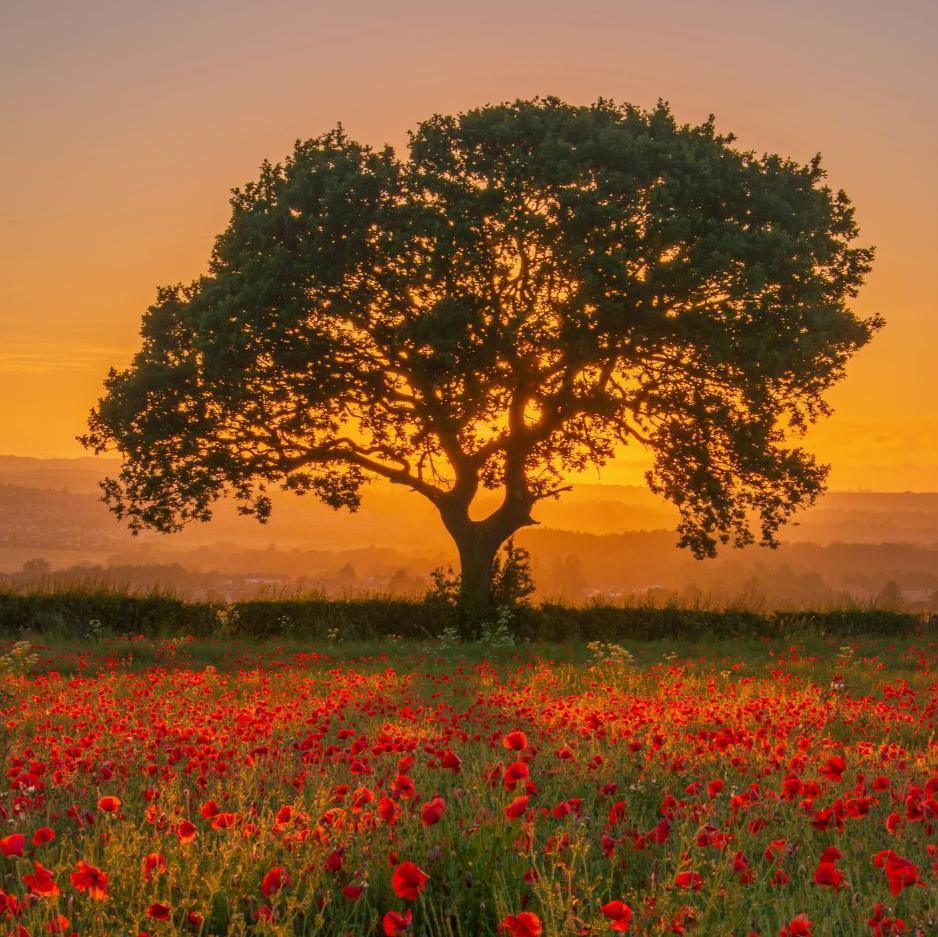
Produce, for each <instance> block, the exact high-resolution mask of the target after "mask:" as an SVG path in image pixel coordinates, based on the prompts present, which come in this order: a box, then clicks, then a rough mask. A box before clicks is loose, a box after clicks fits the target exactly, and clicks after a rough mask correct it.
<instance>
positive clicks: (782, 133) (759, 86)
mask: <svg viewBox="0 0 938 937" xmlns="http://www.w3.org/2000/svg"><path fill="white" fill-rule="evenodd" d="M2 20H3V22H2V28H0V70H2V73H3V74H2V79H3V80H2V87H3V95H4V100H3V114H4V121H3V125H2V126H3V129H2V133H3V137H4V139H3V152H4V154H5V156H6V161H5V162H6V165H5V168H4V172H3V173H2V174H0V196H2V205H3V213H2V229H0V280H2V284H3V288H2V293H0V453H8V454H20V455H45V456H52V455H55V456H67V455H78V454H80V453H81V450H80V447H79V446H78V444H77V443H76V442H75V441H74V438H73V437H74V436H75V434H76V433H79V432H81V431H82V428H83V421H84V417H85V414H86V412H87V410H88V408H89V406H90V405H91V404H92V403H93V401H94V400H95V398H96V396H97V394H98V391H99V388H100V384H101V380H102V378H103V376H104V373H105V372H106V370H107V367H108V366H109V365H110V364H115V365H118V366H120V365H122V364H124V363H125V362H126V361H127V359H128V357H129V354H130V353H131V352H132V350H133V349H134V347H135V345H136V342H137V330H138V326H139V319H140V314H141V313H142V311H143V310H144V308H145V307H146V305H147V304H148V303H149V302H150V300H151V299H152V297H153V295H154V288H155V286H156V285H157V284H160V283H169V282H175V281H180V280H183V281H184V280H189V279H191V278H193V277H194V276H196V275H198V274H199V273H200V272H201V271H202V270H203V269H204V265H205V262H206V259H207V257H208V252H209V249H210V247H211V244H212V240H213V237H214V236H215V234H217V233H218V232H219V231H220V230H221V229H222V228H223V227H224V225H225V222H226V220H227V216H228V204H227V198H228V190H229V189H230V188H231V187H232V186H234V185H239V184H242V183H244V182H246V181H247V180H249V179H251V178H253V177H254V176H255V174H256V168H257V165H258V164H259V163H260V161H261V160H262V159H263V158H265V157H268V158H271V159H279V158H281V157H283V156H284V155H286V154H287V153H288V152H289V150H290V148H291V146H292V142H293V140H294V139H295V138H297V137H308V136H313V135H316V134H319V133H320V132H322V131H323V130H325V129H328V128H329V127H331V126H333V125H334V124H335V123H336V121H338V120H341V121H342V122H343V123H344V124H345V126H346V128H347V130H348V131H349V133H350V134H351V135H352V136H354V137H357V138H358V139H361V140H363V141H365V142H369V143H373V144H381V143H384V142H386V141H387V142H391V143H393V144H395V145H398V146H400V145H401V144H403V142H404V140H405V139H406V137H405V131H406V129H407V128H409V127H412V126H413V125H414V124H415V123H416V122H417V121H418V120H420V119H421V118H423V117H425V116H428V115H429V114H431V113H433V112H439V111H442V112H451V111H458V110H461V109H464V108H467V107H470V106H473V105H477V104H482V103H486V102H490V101H499V100H504V99H509V98H514V97H529V96H533V95H535V94H556V95H558V96H560V97H562V98H565V99H567V100H569V101H572V102H579V103H586V102H589V101H591V100H593V99H595V98H596V97H598V96H604V97H613V98H616V99H617V100H629V101H632V102H634V103H636V104H640V105H645V106H649V105H652V104H653V103H654V102H655V100H656V99H657V98H658V97H664V98H666V99H668V100H670V102H671V104H672V107H673V108H674V110H675V112H676V113H677V115H678V116H679V117H680V118H682V119H686V120H690V121H698V120H701V119H703V118H705V117H706V115H707V114H708V113H709V112H711V111H712V112H714V113H715V114H716V115H717V119H718V123H719V126H720V127H721V129H723V130H733V131H735V132H736V133H737V134H738V135H739V137H740V142H741V144H742V145H744V146H746V147H752V148H754V149H756V150H760V151H761V150H772V151H777V152H781V153H783V154H786V155H790V156H793V157H795V158H797V159H800V160H807V159H808V158H810V157H811V155H812V154H813V153H814V152H816V151H818V150H820V151H821V152H822V153H823V154H824V157H825V163H826V165H827V167H828V170H829V173H830V178H831V181H832V183H833V184H834V185H835V186H837V187H843V188H845V189H846V190H847V192H848V193H849V194H850V196H851V197H852V199H853V200H854V202H855V203H856V205H857V212H858V219H859V222H860V224H861V227H862V230H863V239H864V241H865V242H868V243H874V244H876V245H877V247H878V251H879V253H878V258H877V263H876V266H875V269H874V273H873V275H872V277H871V279H870V281H869V284H868V286H867V287H866V289H865V290H864V292H863V294H862V296H861V299H860V301H859V302H858V309H859V311H860V312H861V313H869V312H873V311H878V312H881V313H883V314H884V315H885V316H886V318H887V320H888V326H887V328H886V329H885V330H884V331H883V332H881V333H880V334H879V336H877V338H876V339H875V340H874V342H873V344H872V345H871V346H870V347H869V348H867V349H866V350H864V351H863V352H862V353H861V354H860V356H859V357H858V358H857V359H856V361H855V362H854V364H853V367H852V369H851V372H850V376H849V377H848V379H847V381H846V382H845V383H844V384H843V385H842V386H841V387H839V388H838V389H837V390H836V391H835V393H834V394H833V396H832V398H831V399H832V401H833V403H834V404H835V406H836V408H837V414H836V416H835V417H834V418H833V419H832V420H830V421H828V423H827V424H826V425H825V426H823V427H821V428H818V429H816V430H814V431H812V434H811V437H810V440H809V441H810V444H811V445H812V446H813V447H814V449H815V450H816V451H817V452H818V454H819V455H820V456H821V457H822V458H823V459H824V460H826V461H830V462H832V463H833V473H832V478H831V482H832V485H833V486H834V487H838V488H874V489H882V490H903V489H919V490H921V489H931V490H936V489H938V403H936V401H938V364H936V360H935V349H936V347H938V315H936V312H938V310H936V305H938V302H936V296H938V290H936V287H935V279H934V278H935V260H934V255H935V252H936V246H938V245H936V237H935V233H934V227H933V224H934V222H933V219H934V218H935V217H936V215H938V175H936V172H935V167H936V165H938V120H936V117H938V113H936V110H938V108H936V103H935V90H936V88H938V56H936V55H935V48H936V44H938V5H936V4H934V3H932V2H925V0H922V2H911V0H905V2H903V0H897V2H892V3H889V4H886V3H879V2H865V0H837V2H823V0H821V2H811V3H807V2H800V0H798V2H792V0H789V2H786V3H769V2H747V3H743V2H713V3H699V2H674V0H658V2H655V3H650V2H641V3H637V2H629V0H618V2H595V0H579V2H577V3H572V2H566V3H554V2H550V0H538V2H529V0H514V2H510V3H506V2H504V0H501V2H489V0H482V2H473V3H472V4H468V3H457V2H446V0H437V2H434V3H430V2H423V0H416V2H404V0H399V2H397V3H378V2H369V3H365V2H355V0H345V2H342V3H339V2H332V0H328V2H325V0H324V2H314V0H305V2H289V3H287V2H276V0H267V2H264V3H261V2H256V3H243V2H239V0H227V2H207V0H185V2H183V0H162V2H160V3H142V2H126V0H112V2H102V0H85V2H83V3H74V2H71V0H67V2H43V0H7V2H6V3H5V4H4V12H3V14H2ZM643 464H644V460H643V459H642V458H641V456H640V454H637V453H636V455H635V456H634V457H628V456H624V457H623V458H622V459H620V460H618V461H617V463H616V464H615V465H614V466H613V467H612V468H611V469H610V471H609V472H607V473H605V474H604V476H603V480H608V481H616V482H623V481H625V482H628V481H636V480H638V479H639V477H640V469H641V467H642V465H643ZM592 478H593V476H591V480H592Z"/></svg>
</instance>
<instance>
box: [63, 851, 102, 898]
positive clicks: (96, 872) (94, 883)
mask: <svg viewBox="0 0 938 937" xmlns="http://www.w3.org/2000/svg"><path fill="white" fill-rule="evenodd" d="M69 878H70V879H71V880H72V885H74V886H75V888H77V889H78V891H83V892H87V894H88V896H89V897H90V898H94V899H95V900H96V901H103V900H104V899H105V898H107V873H105V872H102V871H101V870H100V869H96V868H95V867H94V866H93V865H88V863H87V862H85V861H84V859H79V860H78V867H77V871H76V872H72V873H71V875H70V876H69Z"/></svg>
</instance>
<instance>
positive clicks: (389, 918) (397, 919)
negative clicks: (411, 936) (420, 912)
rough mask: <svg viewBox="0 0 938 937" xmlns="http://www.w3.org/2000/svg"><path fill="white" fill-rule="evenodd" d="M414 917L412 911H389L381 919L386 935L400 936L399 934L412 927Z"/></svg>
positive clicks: (387, 936)
mask: <svg viewBox="0 0 938 937" xmlns="http://www.w3.org/2000/svg"><path fill="white" fill-rule="evenodd" d="M412 918H413V915H412V914H411V912H410V911H405V912H404V913H403V914H400V913H399V912H397V911H388V913H387V914H385V916H384V917H383V918H382V919H381V927H382V929H383V930H384V933H385V935H386V937H398V934H403V933H404V931H406V930H407V928H408V927H410V922H411V920H412Z"/></svg>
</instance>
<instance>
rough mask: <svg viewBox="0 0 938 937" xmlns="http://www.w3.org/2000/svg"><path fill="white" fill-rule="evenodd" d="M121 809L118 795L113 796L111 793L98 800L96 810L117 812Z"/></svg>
mask: <svg viewBox="0 0 938 937" xmlns="http://www.w3.org/2000/svg"><path fill="white" fill-rule="evenodd" d="M120 809H121V799H120V797H114V796H113V795H110V794H109V795H108V796H107V797H102V798H101V799H100V800H99V801H98V810H100V811H101V812H102V813H117V811H118V810H120Z"/></svg>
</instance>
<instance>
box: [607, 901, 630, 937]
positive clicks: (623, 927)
mask: <svg viewBox="0 0 938 937" xmlns="http://www.w3.org/2000/svg"><path fill="white" fill-rule="evenodd" d="M599 910H600V913H601V914H602V915H603V917H607V918H609V921H610V922H611V923H610V926H611V928H612V930H617V931H622V932H623V933H625V931H627V930H628V929H629V925H630V924H631V923H632V909H631V908H630V907H629V906H628V905H627V904H626V903H625V902H624V901H610V902H608V904H604V905H603V906H602V907H601V908H600V909H599Z"/></svg>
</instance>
